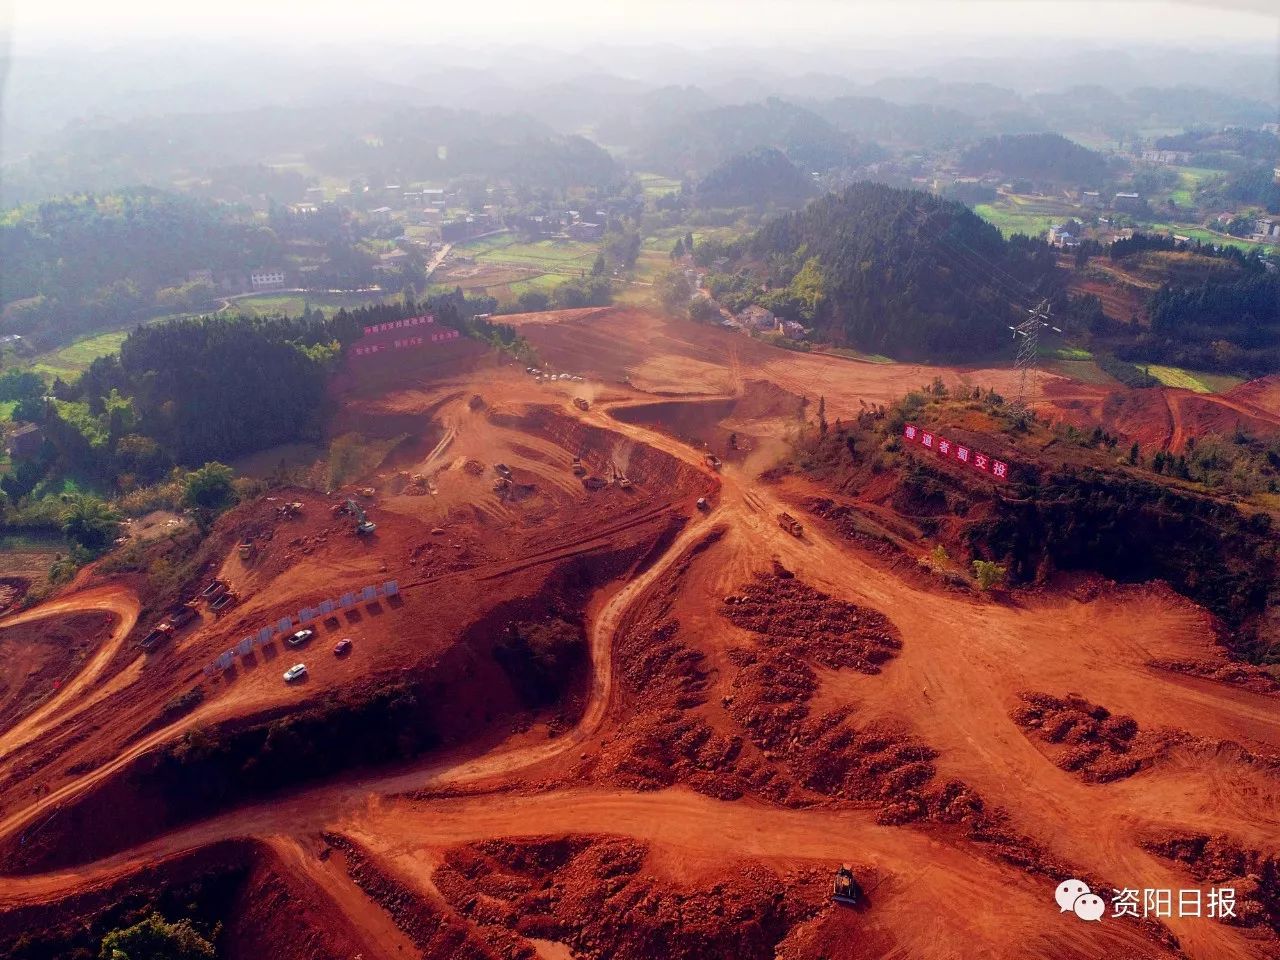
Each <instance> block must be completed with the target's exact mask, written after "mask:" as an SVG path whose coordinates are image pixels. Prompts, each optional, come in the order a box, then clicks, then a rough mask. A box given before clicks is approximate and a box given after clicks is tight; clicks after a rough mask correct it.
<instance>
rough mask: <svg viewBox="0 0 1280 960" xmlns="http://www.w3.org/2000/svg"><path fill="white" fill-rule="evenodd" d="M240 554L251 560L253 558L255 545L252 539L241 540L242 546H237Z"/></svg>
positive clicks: (241, 557) (241, 556) (246, 559)
mask: <svg viewBox="0 0 1280 960" xmlns="http://www.w3.org/2000/svg"><path fill="white" fill-rule="evenodd" d="M236 549H237V551H238V552H239V554H240V559H241V560H244V561H249V560H252V559H253V553H254V546H253V541H252V540H241V541H240V546H239V547H237V548H236Z"/></svg>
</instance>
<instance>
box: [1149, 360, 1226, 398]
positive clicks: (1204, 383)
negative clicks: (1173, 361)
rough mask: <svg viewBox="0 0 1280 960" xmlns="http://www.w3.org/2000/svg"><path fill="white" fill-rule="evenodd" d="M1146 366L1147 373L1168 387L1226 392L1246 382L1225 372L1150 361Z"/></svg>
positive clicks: (1205, 391)
mask: <svg viewBox="0 0 1280 960" xmlns="http://www.w3.org/2000/svg"><path fill="white" fill-rule="evenodd" d="M1144 366H1145V368H1146V371H1147V373H1149V374H1151V376H1153V377H1155V378H1156V379H1157V380H1159V381H1160V382H1161V383H1162V384H1164V385H1165V386H1166V387H1182V388H1183V389H1184V390H1193V391H1195V392H1196V393H1225V392H1226V391H1228V390H1230V389H1231V388H1232V387H1237V386H1239V385H1240V384H1242V383H1244V378H1243V377H1233V376H1230V375H1229V374H1225V373H1198V372H1196V371H1193V370H1184V369H1182V368H1181V367H1167V366H1164V365H1163V364H1158V363H1148V364H1144Z"/></svg>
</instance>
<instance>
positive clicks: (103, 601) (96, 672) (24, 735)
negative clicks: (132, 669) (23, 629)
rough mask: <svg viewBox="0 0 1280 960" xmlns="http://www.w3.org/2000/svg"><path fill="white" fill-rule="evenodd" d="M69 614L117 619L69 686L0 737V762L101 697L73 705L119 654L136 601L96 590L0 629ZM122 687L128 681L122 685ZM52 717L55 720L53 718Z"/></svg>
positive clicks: (121, 591)
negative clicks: (110, 630)
mask: <svg viewBox="0 0 1280 960" xmlns="http://www.w3.org/2000/svg"><path fill="white" fill-rule="evenodd" d="M70 613H110V614H112V615H113V616H115V617H116V618H117V619H118V621H119V622H118V623H117V624H116V628H115V630H114V631H112V634H111V637H110V639H109V640H108V641H107V642H106V643H104V644H103V645H102V646H101V647H99V648H98V650H97V651H96V652H95V653H94V655H93V657H92V658H90V660H89V662H88V663H86V664H85V665H84V667H83V668H82V669H81V670H80V672H79V673H77V674H76V676H75V677H74V678H72V680H71V682H70V683H68V684H67V685H66V686H64V687H63V688H62V689H61V690H59V691H58V692H57V693H56V694H54V696H52V697H50V698H49V699H48V700H46V701H45V702H44V703H43V704H41V705H40V706H39V707H37V708H36V709H35V710H34V711H32V712H31V713H30V714H28V715H27V716H26V717H24V718H22V719H21V720H20V721H18V722H17V723H15V724H14V725H13V726H12V727H10V728H9V729H8V730H6V731H4V733H3V734H0V759H2V758H4V757H5V756H7V755H8V754H10V753H12V752H13V751H14V750H16V749H17V748H19V747H21V746H24V745H25V744H28V743H30V742H31V741H32V740H34V739H35V738H36V737H38V736H39V735H40V734H41V733H43V732H44V731H46V730H47V729H49V728H50V727H51V726H52V725H53V724H54V723H55V722H57V723H61V722H63V721H65V720H67V719H68V718H69V717H71V716H73V715H74V714H76V713H78V712H79V711H81V710H83V709H84V708H85V707H87V706H89V704H90V703H93V702H96V700H98V699H99V698H101V697H102V696H104V695H105V693H106V691H105V690H104V688H98V689H97V690H95V691H94V694H93V696H92V697H89V698H86V699H84V700H83V701H81V702H76V701H77V699H78V698H80V697H81V696H82V695H83V694H84V693H85V692H86V691H87V690H89V689H90V688H91V687H93V685H94V683H95V682H96V681H97V679H98V678H99V677H100V676H101V675H102V671H103V670H105V669H106V667H107V664H108V663H110V662H111V660H112V658H113V657H115V655H116V654H117V653H118V652H119V650H120V648H121V646H122V645H123V644H124V641H125V638H126V637H127V636H128V635H129V632H130V631H131V630H133V627H134V624H136V623H137V622H138V597H137V595H136V594H134V592H133V591H132V590H130V589H128V588H127V587H99V588H96V589H93V590H86V591H83V592H80V593H75V594H71V595H70V596H67V597H61V598H59V599H57V600H53V601H50V602H49V603H46V604H42V605H41V606H39V607H35V608H33V609H31V610H27V611H24V612H23V613H19V614H16V615H14V616H11V617H6V618H5V619H4V620H0V629H4V628H5V627H13V626H17V625H18V624H20V623H30V622H32V621H33V620H43V619H45V618H46V617H53V616H59V615H63V614H70ZM124 682H125V683H127V682H130V681H124ZM55 714H57V716H56V717H55Z"/></svg>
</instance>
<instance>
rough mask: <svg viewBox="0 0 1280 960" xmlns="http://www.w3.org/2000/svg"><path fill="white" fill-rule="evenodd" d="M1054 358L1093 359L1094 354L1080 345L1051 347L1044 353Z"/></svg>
mask: <svg viewBox="0 0 1280 960" xmlns="http://www.w3.org/2000/svg"><path fill="white" fill-rule="evenodd" d="M1042 355H1043V356H1046V357H1051V358H1052V359H1054V360H1092V359H1093V354H1092V353H1090V352H1089V351H1088V350H1084V349H1082V348H1080V347H1051V348H1049V349H1048V350H1045V351H1044V352H1043V354H1042Z"/></svg>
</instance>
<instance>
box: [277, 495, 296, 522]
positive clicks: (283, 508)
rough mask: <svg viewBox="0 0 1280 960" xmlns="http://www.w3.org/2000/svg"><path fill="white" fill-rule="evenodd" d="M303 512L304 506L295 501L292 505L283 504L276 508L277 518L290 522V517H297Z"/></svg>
mask: <svg viewBox="0 0 1280 960" xmlns="http://www.w3.org/2000/svg"><path fill="white" fill-rule="evenodd" d="M301 512H302V504H301V503H300V502H299V501H297V500H294V501H292V502H290V503H282V504H280V506H278V507H276V516H277V517H279V518H280V519H281V520H288V519H289V518H290V517H296V516H297V515H298V514H300V513H301Z"/></svg>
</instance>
